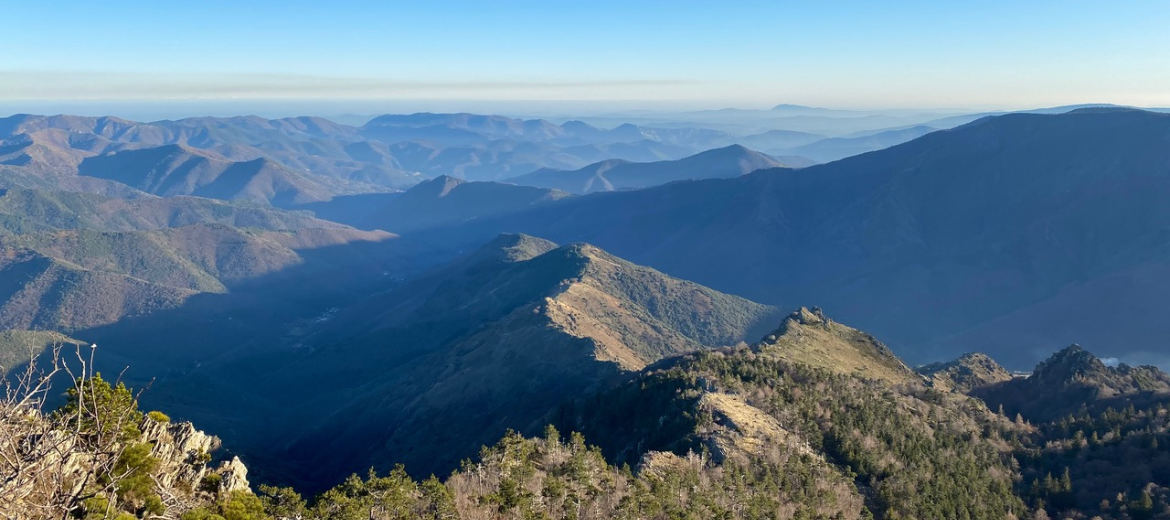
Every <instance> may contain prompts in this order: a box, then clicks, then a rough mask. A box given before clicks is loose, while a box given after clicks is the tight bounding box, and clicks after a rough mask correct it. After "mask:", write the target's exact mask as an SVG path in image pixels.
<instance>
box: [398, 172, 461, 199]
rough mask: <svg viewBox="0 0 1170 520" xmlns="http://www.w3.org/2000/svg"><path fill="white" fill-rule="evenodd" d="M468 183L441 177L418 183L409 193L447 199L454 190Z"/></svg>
mask: <svg viewBox="0 0 1170 520" xmlns="http://www.w3.org/2000/svg"><path fill="white" fill-rule="evenodd" d="M466 183H467V181H465V180H463V179H459V178H456V177H452V176H450V175H440V176H438V177H435V178H434V179H431V180H429V181H423V182H420V183H418V184H417V185H416V186H414V187H413V188H411V189H409V190H407V193H420V194H426V195H429V196H433V197H446V196H447V195H448V194H450V193H451V191H452V190H454V189H455V188H458V187H459V186H461V185H463V184H466Z"/></svg>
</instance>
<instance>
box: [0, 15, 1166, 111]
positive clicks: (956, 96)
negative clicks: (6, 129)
mask: <svg viewBox="0 0 1170 520" xmlns="http://www.w3.org/2000/svg"><path fill="white" fill-rule="evenodd" d="M1109 4H1112V5H1109ZM0 12H2V13H3V16H2V17H0V43H2V44H3V48H4V49H5V51H4V52H3V53H0V101H3V102H21V101H32V100H42V101H77V100H85V101H134V100H154V101H159V100H192V99H196V100H240V99H244V100H247V99H258V100H259V99H266V100H273V99H277V100H303V99H340V100H411V99H417V100H448V101H450V100H489V101H491V100H496V101H516V100H535V101H553V100H595V101H619V100H626V101H631V100H632V101H637V100H649V101H654V102H658V103H665V104H670V103H677V104H680V105H682V104H687V105H691V106H695V105H705V106H710V107H718V106H736V107H746V108H753V107H761V108H762V107H766V106H771V105H774V104H777V103H795V104H805V105H817V106H830V107H841V108H891V107H966V108H975V107H978V108H1021V107H1035V106H1054V105H1061V104H1071V103H1087V102H1110V103H1119V104H1132V105H1139V106H1170V30H1167V29H1166V28H1167V27H1170V2H1166V1H1165V0H1140V1H1123V2H1110V3H1106V2H1099V1H1094V2H1086V1H1078V0H1065V1H1049V0H1032V1H1027V2H1019V1H1018V0H1016V1H1001V0H985V1H980V2H963V3H958V2H937V1H917V0H915V1H890V2H869V1H836V2H832V1H825V2H783V1H768V2H754V1H725V2H697V1H688V0H673V1H657V0H648V1H639V2H629V1H618V0H595V1H590V2H564V1H555V0H544V1H510V0H499V1H494V2H485V1H465V2H451V1H431V2H423V1H406V0H404V1H390V2H386V1H340V0H339V1H332V2H319V1H317V2H302V1H295V0H282V1H279V2H278V1H270V0H250V1H240V0H235V1H219V0H207V1H200V2H179V1H176V2H158V1H109V2H93V1H88V2H80V1H73V0H63V1H54V2H27V1H21V2H15V1H8V0H0Z"/></svg>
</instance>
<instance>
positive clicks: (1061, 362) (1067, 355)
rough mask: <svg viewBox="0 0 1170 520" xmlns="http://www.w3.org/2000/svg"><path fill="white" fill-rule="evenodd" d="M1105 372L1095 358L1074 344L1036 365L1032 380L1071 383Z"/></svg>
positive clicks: (1103, 366)
mask: <svg viewBox="0 0 1170 520" xmlns="http://www.w3.org/2000/svg"><path fill="white" fill-rule="evenodd" d="M1105 370H1108V367H1106V366H1105V363H1102V362H1101V360H1100V359H1097V356H1094V355H1093V354H1092V353H1090V352H1089V351H1087V350H1085V349H1084V348H1082V347H1081V346H1080V345H1077V344H1075V343H1074V344H1072V345H1069V346H1068V347H1065V348H1064V349H1061V350H1060V351H1058V352H1056V353H1055V354H1053V355H1052V356H1051V357H1049V358H1048V359H1046V360H1044V361H1043V362H1041V363H1040V364H1039V365H1036V369H1035V370H1034V371H1033V372H1032V378H1034V379H1035V380H1036V381H1046V382H1057V381H1059V382H1071V381H1073V380H1076V379H1084V378H1086V377H1087V376H1088V375H1090V374H1094V373H1098V372H1103V371H1105Z"/></svg>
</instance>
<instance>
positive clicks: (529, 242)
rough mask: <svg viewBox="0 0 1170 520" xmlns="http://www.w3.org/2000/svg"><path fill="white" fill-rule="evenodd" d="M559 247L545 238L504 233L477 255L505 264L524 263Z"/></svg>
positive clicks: (480, 249) (484, 246)
mask: <svg viewBox="0 0 1170 520" xmlns="http://www.w3.org/2000/svg"><path fill="white" fill-rule="evenodd" d="M556 248H557V245H556V244H555V243H553V242H550V241H548V240H545V239H543V238H537V237H534V236H531V235H525V234H523V233H503V234H501V235H500V236H498V237H496V238H495V239H494V240H492V241H491V242H488V243H487V244H484V245H483V247H481V248H479V252H477V253H476V255H477V256H479V257H480V258H488V257H491V258H495V259H497V260H500V261H503V262H522V261H525V260H530V259H532V258H536V257H538V256H540V255H543V254H545V253H547V252H549V251H552V250H553V249H556Z"/></svg>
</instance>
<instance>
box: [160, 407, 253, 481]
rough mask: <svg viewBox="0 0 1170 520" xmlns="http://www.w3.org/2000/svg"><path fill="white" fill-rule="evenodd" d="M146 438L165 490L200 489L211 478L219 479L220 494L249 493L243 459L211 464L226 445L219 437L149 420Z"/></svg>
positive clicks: (189, 426)
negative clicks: (213, 457) (216, 477)
mask: <svg viewBox="0 0 1170 520" xmlns="http://www.w3.org/2000/svg"><path fill="white" fill-rule="evenodd" d="M142 438H143V441H144V442H148V443H150V444H151V445H153V447H152V448H151V452H150V454H151V456H153V457H155V458H157V459H158V460H159V470H158V476H157V479H158V482H159V484H160V485H161V486H163V487H185V488H189V489H196V488H198V487H199V486H200V484H201V483H203V482H204V481H205V479H207V477H208V475H216V476H218V477H219V478H218V479H213V480H211V481H213V482H218V484H217V491H218V492H220V493H227V492H232V491H248V490H250V489H251V488H250V486H249V485H248V468H247V467H246V466H244V463H243V462H241V461H240V458H239V457H232V459H231V460H226V461H223V462H220V464H219V465H218V466H216V467H212V465H211V459H212V457H211V454H212V452H214V451H216V450H218V449H219V448H220V446H221V445H222V443H221V441H220V440H219V438H218V437H215V436H213V435H208V434H206V433H204V432H202V431H200V430H197V429H195V425H193V424H191V423H189V422H181V423H171V422H163V421H156V420H154V419H151V418H150V417H147V418H146V419H145V420H144V421H143V424H142Z"/></svg>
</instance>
